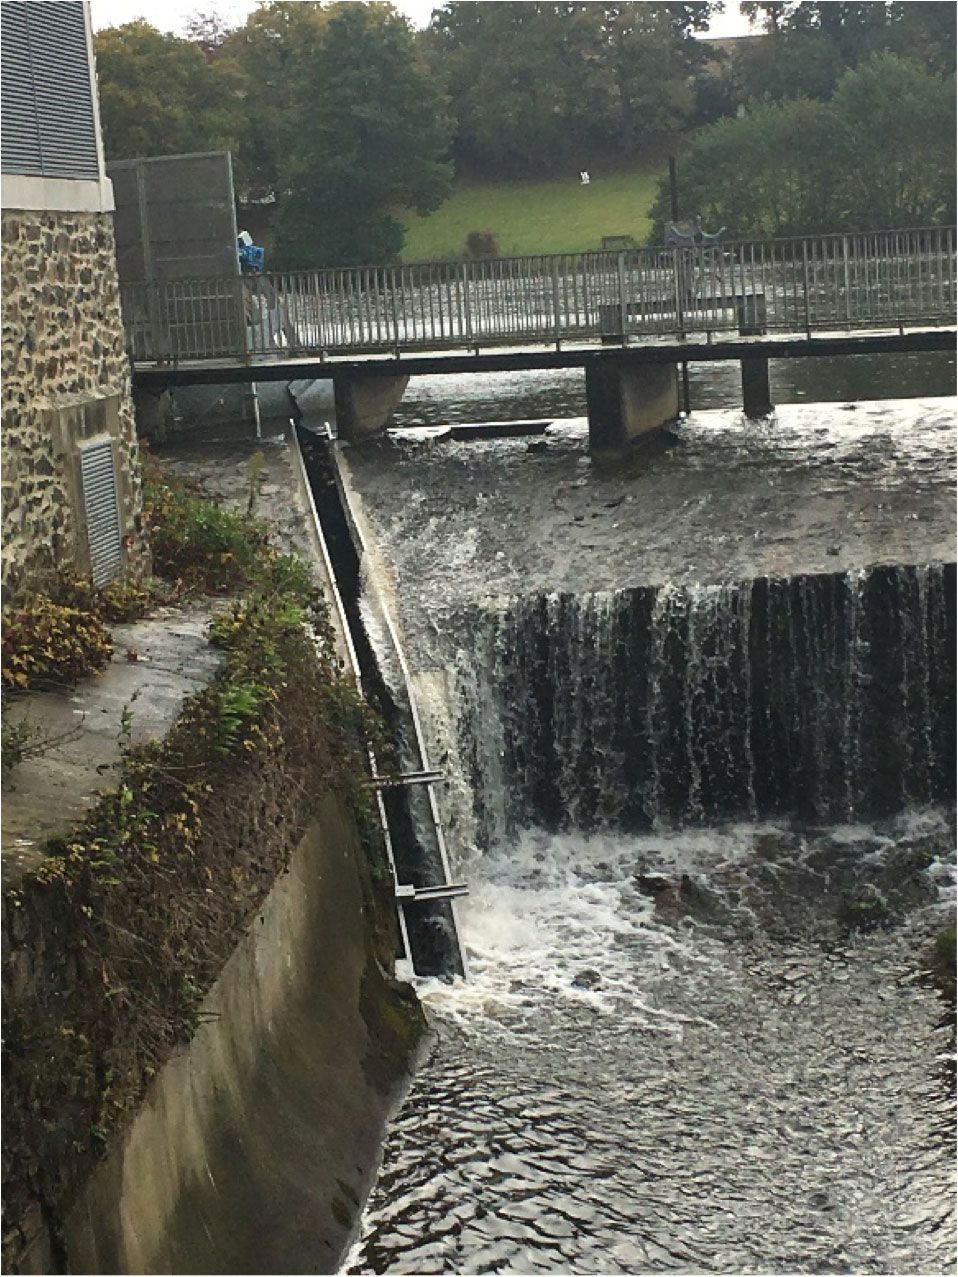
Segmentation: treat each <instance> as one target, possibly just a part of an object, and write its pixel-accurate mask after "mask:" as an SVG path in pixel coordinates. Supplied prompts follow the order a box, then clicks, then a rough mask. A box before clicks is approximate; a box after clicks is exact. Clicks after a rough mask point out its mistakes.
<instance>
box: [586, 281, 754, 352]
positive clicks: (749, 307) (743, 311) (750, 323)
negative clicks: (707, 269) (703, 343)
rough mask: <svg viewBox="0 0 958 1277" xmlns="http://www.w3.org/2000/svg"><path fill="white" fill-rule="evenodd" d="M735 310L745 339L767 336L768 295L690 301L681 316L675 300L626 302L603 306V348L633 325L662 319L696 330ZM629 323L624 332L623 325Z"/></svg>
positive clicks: (746, 294) (724, 296)
mask: <svg viewBox="0 0 958 1277" xmlns="http://www.w3.org/2000/svg"><path fill="white" fill-rule="evenodd" d="M731 310H734V311H735V314H736V319H737V322H738V330H739V332H740V333H741V334H742V335H743V336H744V335H747V334H750V333H763V332H765V329H766V320H767V315H766V302H765V294H764V293H754V292H753V293H725V294H713V295H710V296H706V297H687V298H686V299H685V301H684V302H683V304H682V308H681V314H679V308H678V306H677V304H676V299H675V297H674V296H671V297H653V298H649V299H648V300H646V301H641V302H636V301H630V302H626V303H625V305H624V306H621V305H619V304H618V303H617V302H613V303H611V304H602V305H600V306H599V332H600V334H601V337H602V342H603V344H604V345H605V344H608V343H609V342H610V341H621V340H622V338H623V337H625V336H626V335H627V334H628V332H629V329H630V324H631V323H632V322H638V323H641V321H642V320H647V319H654V318H655V317H656V316H662V317H665V318H669V319H675V320H676V322H678V321H679V320H686V321H688V324H687V326H688V327H695V326H696V322H695V321H697V320H701V319H703V318H704V319H708V317H709V316H717V315H718V314H719V313H720V312H722V311H731ZM623 319H624V320H625V329H624V330H623V324H622V321H623Z"/></svg>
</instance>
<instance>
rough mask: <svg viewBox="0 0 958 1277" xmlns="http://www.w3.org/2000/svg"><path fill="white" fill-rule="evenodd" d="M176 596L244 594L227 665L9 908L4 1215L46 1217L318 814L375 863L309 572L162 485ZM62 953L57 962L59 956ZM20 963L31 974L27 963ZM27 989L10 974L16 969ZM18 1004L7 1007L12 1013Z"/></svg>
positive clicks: (231, 613) (336, 669)
mask: <svg viewBox="0 0 958 1277" xmlns="http://www.w3.org/2000/svg"><path fill="white" fill-rule="evenodd" d="M148 504H149V518H150V522H151V524H152V526H153V527H154V528H155V529H156V530H157V532H158V541H159V545H160V547H161V552H160V554H159V555H158V556H157V558H156V566H157V569H158V570H160V571H162V572H163V573H164V574H165V575H166V576H167V580H168V582H169V584H170V585H175V586H177V587H178V588H179V587H180V586H181V585H182V584H183V583H184V582H189V583H190V585H191V586H194V587H195V586H198V585H200V584H204V585H207V586H208V587H209V588H211V589H214V590H217V591H221V590H223V589H225V588H227V585H228V584H243V585H248V586H251V587H252V588H251V589H250V593H249V595H248V596H247V597H244V598H241V599H238V600H235V601H234V602H233V603H232V604H231V605H230V606H229V608H228V609H227V610H226V611H225V612H224V613H223V614H222V615H220V616H218V617H217V620H216V622H215V624H214V626H213V627H212V634H211V638H212V641H213V642H215V643H217V644H218V645H219V646H220V647H221V648H222V649H223V652H224V660H223V664H222V666H221V667H220V669H219V671H218V673H217V674H216V676H215V677H214V679H213V681H212V682H211V684H210V685H209V686H207V687H206V688H204V689H203V690H202V691H200V692H198V693H197V694H196V695H195V696H193V697H192V698H191V699H190V700H188V701H187V702H186V703H185V705H184V707H183V710H182V712H181V714H180V717H179V718H178V719H177V721H176V723H175V724H174V726H173V728H172V729H171V731H170V732H169V734H168V735H167V737H166V738H165V739H164V740H162V741H158V742H152V743H148V744H145V745H141V746H136V747H134V748H131V749H129V751H128V752H127V754H126V756H125V758H124V760H123V763H122V766H121V770H120V780H119V784H118V787H117V788H116V790H115V791H114V792H112V793H110V794H107V795H105V796H104V797H103V798H102V799H101V800H100V801H99V803H98V804H97V805H96V807H95V808H94V809H93V810H92V811H91V813H90V815H89V817H88V818H87V819H86V820H85V821H84V822H83V824H82V825H81V826H80V827H78V828H77V829H76V830H75V831H74V832H73V833H72V834H71V835H70V836H69V837H68V838H66V839H64V840H63V841H62V842H59V843H58V844H56V845H54V846H51V847H50V848H49V849H48V850H49V853H50V854H49V855H48V857H47V859H46V860H45V861H44V862H43V864H42V865H41V866H40V867H39V868H38V869H37V870H35V871H34V872H32V873H30V874H28V875H27V876H25V877H24V878H23V879H22V880H21V881H20V883H19V885H18V886H17V888H16V889H15V890H13V891H8V892H6V893H5V896H4V910H5V913H6V928H7V937H8V943H9V944H10V945H11V946H12V947H13V949H14V950H15V951H17V953H18V954H19V955H21V956H20V957H19V958H18V960H17V962H14V963H13V964H12V965H10V964H8V970H7V978H8V980H11V979H12V980H13V988H12V989H11V987H10V986H9V985H8V989H7V994H8V996H7V997H6V998H5V1001H4V1010H5V1025H4V1067H3V1090H4V1097H3V1098H4V1101H5V1102H6V1104H7V1109H6V1118H7V1120H6V1121H5V1125H4V1151H3V1161H4V1175H5V1181H6V1183H7V1186H8V1190H7V1194H6V1197H5V1202H4V1211H5V1215H6V1216H7V1218H8V1219H9V1220H10V1221H12V1222H16V1221H17V1220H18V1219H19V1218H20V1217H21V1215H22V1212H23V1211H24V1210H25V1208H26V1206H27V1205H28V1203H29V1201H30V1200H31V1199H33V1200H39V1201H40V1202H43V1203H46V1204H47V1205H48V1206H50V1208H51V1210H52V1213H53V1215H54V1216H55V1215H56V1214H57V1213H58V1212H59V1211H61V1210H62V1208H63V1206H64V1204H65V1202H66V1201H67V1199H68V1198H69V1196H70V1194H71V1193H72V1192H73V1191H74V1189H75V1187H76V1186H77V1185H78V1183H79V1182H80V1178H81V1177H82V1175H83V1173H85V1171H86V1170H87V1169H89V1167H90V1165H91V1164H92V1162H93V1160H94V1159H95V1158H96V1157H97V1156H98V1155H99V1154H100V1153H101V1152H102V1150H103V1148H104V1147H105V1144H106V1141H107V1140H108V1139H109V1137H110V1136H111V1134H112V1133H113V1132H114V1131H116V1130H117V1129H118V1128H119V1127H121V1126H122V1125H123V1124H124V1122H125V1121H126V1120H127V1119H128V1118H129V1117H130V1115H131V1114H132V1112H133V1111H134V1110H135V1108H136V1105H137V1103H138V1101H139V1099H140V1097H141V1096H142V1094H143V1092H144V1090H145V1088H146V1086H147V1085H148V1083H149V1080H150V1078H151V1077H152V1076H153V1074H154V1073H155V1072H156V1070H157V1069H158V1068H159V1067H160V1066H161V1064H162V1063H163V1061H164V1060H165V1059H166V1058H167V1056H168V1055H169V1053H170V1052H171V1051H172V1050H173V1049H174V1047H175V1046H176V1045H177V1044H178V1043H181V1042H184V1041H186V1040H188V1039H189V1037H190V1036H191V1034H192V1033H193V1032H194V1030H195V1028H196V1026H197V1023H198V1020H199V1005H200V1001H201V999H202V997H203V996H204V994H205V993H206V991H207V990H208V989H209V988H210V986H211V985H212V983H213V981H214V980H215V979H216V977H217V976H218V974H219V972H220V970H221V968H222V966H223V964H224V962H225V961H226V959H227V957H228V956H229V954H230V953H231V951H232V949H233V948H234V947H235V945H236V943H237V940H238V939H239V937H240V936H241V935H242V934H243V933H244V932H245V930H246V928H247V927H248V925H249V922H250V920H251V919H252V917H253V916H254V913H255V911H256V909H257V908H258V907H259V905H260V904H261V902H262V900H263V899H264V897H265V895H266V894H267V892H268V891H269V889H270V887H271V886H272V884H273V882H274V880H275V878H276V876H277V874H278V873H279V872H280V871H281V870H282V869H283V868H284V866H285V865H286V863H287V862H288V858H289V856H290V855H291V853H292V851H293V850H294V848H295V847H296V845H297V844H298V842H299V840H300V838H301V837H302V834H303V832H304V830H305V828H306V825H307V824H308V822H309V820H310V819H311V817H312V815H313V814H314V813H315V811H316V810H317V807H318V804H319V803H320V802H321V801H322V800H323V798H324V797H325V796H328V795H334V796H335V797H336V798H337V799H338V800H339V801H340V803H342V804H343V805H344V806H345V807H346V809H348V810H350V811H351V812H352V813H353V814H354V816H355V818H356V820H357V822H358V825H359V828H360V830H361V832H362V834H363V836H364V837H365V838H366V839H367V841H368V843H369V846H370V848H373V847H375V850H374V851H373V852H372V855H371V859H373V860H374V861H375V860H376V859H377V858H378V857H380V856H381V849H380V848H379V846H378V843H376V842H375V841H374V840H375V839H376V838H377V837H378V834H377V832H376V827H375V825H374V823H373V822H372V821H371V818H370V817H371V813H372V811H373V807H372V802H371V795H372V791H371V789H370V787H369V786H368V784H367V775H368V761H367V759H368V756H367V746H368V743H369V742H370V740H372V739H374V738H376V746H377V748H378V749H379V750H380V751H382V750H383V743H382V741H381V740H379V739H378V728H377V725H376V723H375V722H374V720H373V719H372V717H371V715H370V712H369V711H368V709H367V707H366V705H365V703H364V702H363V701H362V700H361V698H360V697H359V695H358V693H357V691H356V689H355V687H354V686H353V684H352V682H351V680H350V679H349V678H348V677H347V676H346V675H345V674H344V672H343V671H342V669H341V663H340V661H339V660H338V658H337V655H336V650H335V644H334V639H333V633H332V630H331V628H330V624H329V619H328V612H327V609H326V606H325V603H324V601H323V599H322V598H321V596H320V595H319V594H318V593H317V591H316V590H315V588H314V587H313V584H312V581H311V579H310V575H309V572H308V569H307V568H306V565H305V564H303V563H301V562H300V561H298V560H296V559H293V558H290V557H289V556H286V555H282V554H280V553H278V552H277V551H276V550H275V549H274V548H273V547H272V546H271V545H270V544H269V539H268V534H267V530H266V528H265V526H264V525H262V524H259V523H256V522H255V521H253V522H251V521H248V520H245V519H240V518H235V517H233V516H231V515H229V514H228V512H226V511H223V510H216V509H215V508H213V507H211V505H210V503H208V502H206V501H204V500H203V499H202V498H201V497H200V495H199V493H198V492H197V491H196V490H195V489H194V488H191V487H190V486H189V485H186V484H183V483H179V482H175V481H172V480H170V479H168V478H164V477H163V476H162V475H161V474H160V473H159V471H157V470H156V469H153V470H152V471H151V473H150V476H149V481H148ZM54 934H55V935H56V937H57V940H56V942H55V943H51V939H50V937H51V936H52V935H54ZM28 955H29V956H28ZM24 964H25V965H26V967H27V969H28V970H29V978H27V977H26V976H23V975H21V976H20V977H19V978H18V971H19V970H20V968H21V967H22V966H23V965H24ZM11 994H12V996H11Z"/></svg>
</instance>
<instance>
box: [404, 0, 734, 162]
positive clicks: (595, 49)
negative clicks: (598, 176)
mask: <svg viewBox="0 0 958 1277" xmlns="http://www.w3.org/2000/svg"><path fill="white" fill-rule="evenodd" d="M718 7H720V6H718V5H716V4H714V3H710V2H708V0H702V2H700V3H688V4H678V3H676V4H673V3H655V4H644V3H625V4H605V3H564V4H556V3H551V4H546V3H523V4H515V3H498V2H495V0H492V2H488V0H487V2H486V3H483V4H474V3H468V2H467V3H459V2H458V0H453V2H452V3H448V4H446V5H444V6H443V7H442V8H441V9H438V10H436V11H435V12H434V13H433V19H432V24H431V27H430V30H429V34H428V42H429V46H430V48H431V50H432V53H433V65H434V68H435V70H436V73H437V74H438V75H440V76H442V77H443V79H444V82H445V84H446V85H447V88H448V91H449V94H450V97H451V98H452V103H453V108H454V111H455V114H456V117H457V119H458V122H459V131H458V136H457V142H456V157H457V160H458V161H459V162H460V164H461V165H462V166H464V167H467V168H471V169H478V170H482V171H487V172H495V173H500V174H528V173H530V172H535V171H537V170H538V171H555V170H558V169H563V168H565V169H568V168H581V167H583V166H588V165H590V164H591V163H592V162H593V161H594V159H595V158H596V155H597V154H598V155H601V154H613V155H621V154H623V153H625V154H629V155H634V154H636V153H637V152H639V151H642V150H643V149H647V148H648V147H649V146H653V145H654V144H655V143H656V142H657V141H658V140H659V139H660V138H661V137H662V136H664V135H667V134H670V133H672V132H674V131H676V130H677V129H679V128H681V127H682V126H683V125H684V124H685V123H686V122H687V120H688V119H689V117H690V113H691V111H692V109H693V106H694V90H693V86H692V81H691V74H692V70H693V69H694V67H695V66H696V65H697V64H698V63H699V62H700V61H702V60H703V59H704V53H703V50H702V48H701V45H700V42H699V41H697V40H694V39H693V38H692V34H693V32H694V31H699V30H704V29H705V28H706V27H707V25H708V21H709V17H710V15H711V14H712V12H713V11H715V9H716V8H718Z"/></svg>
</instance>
